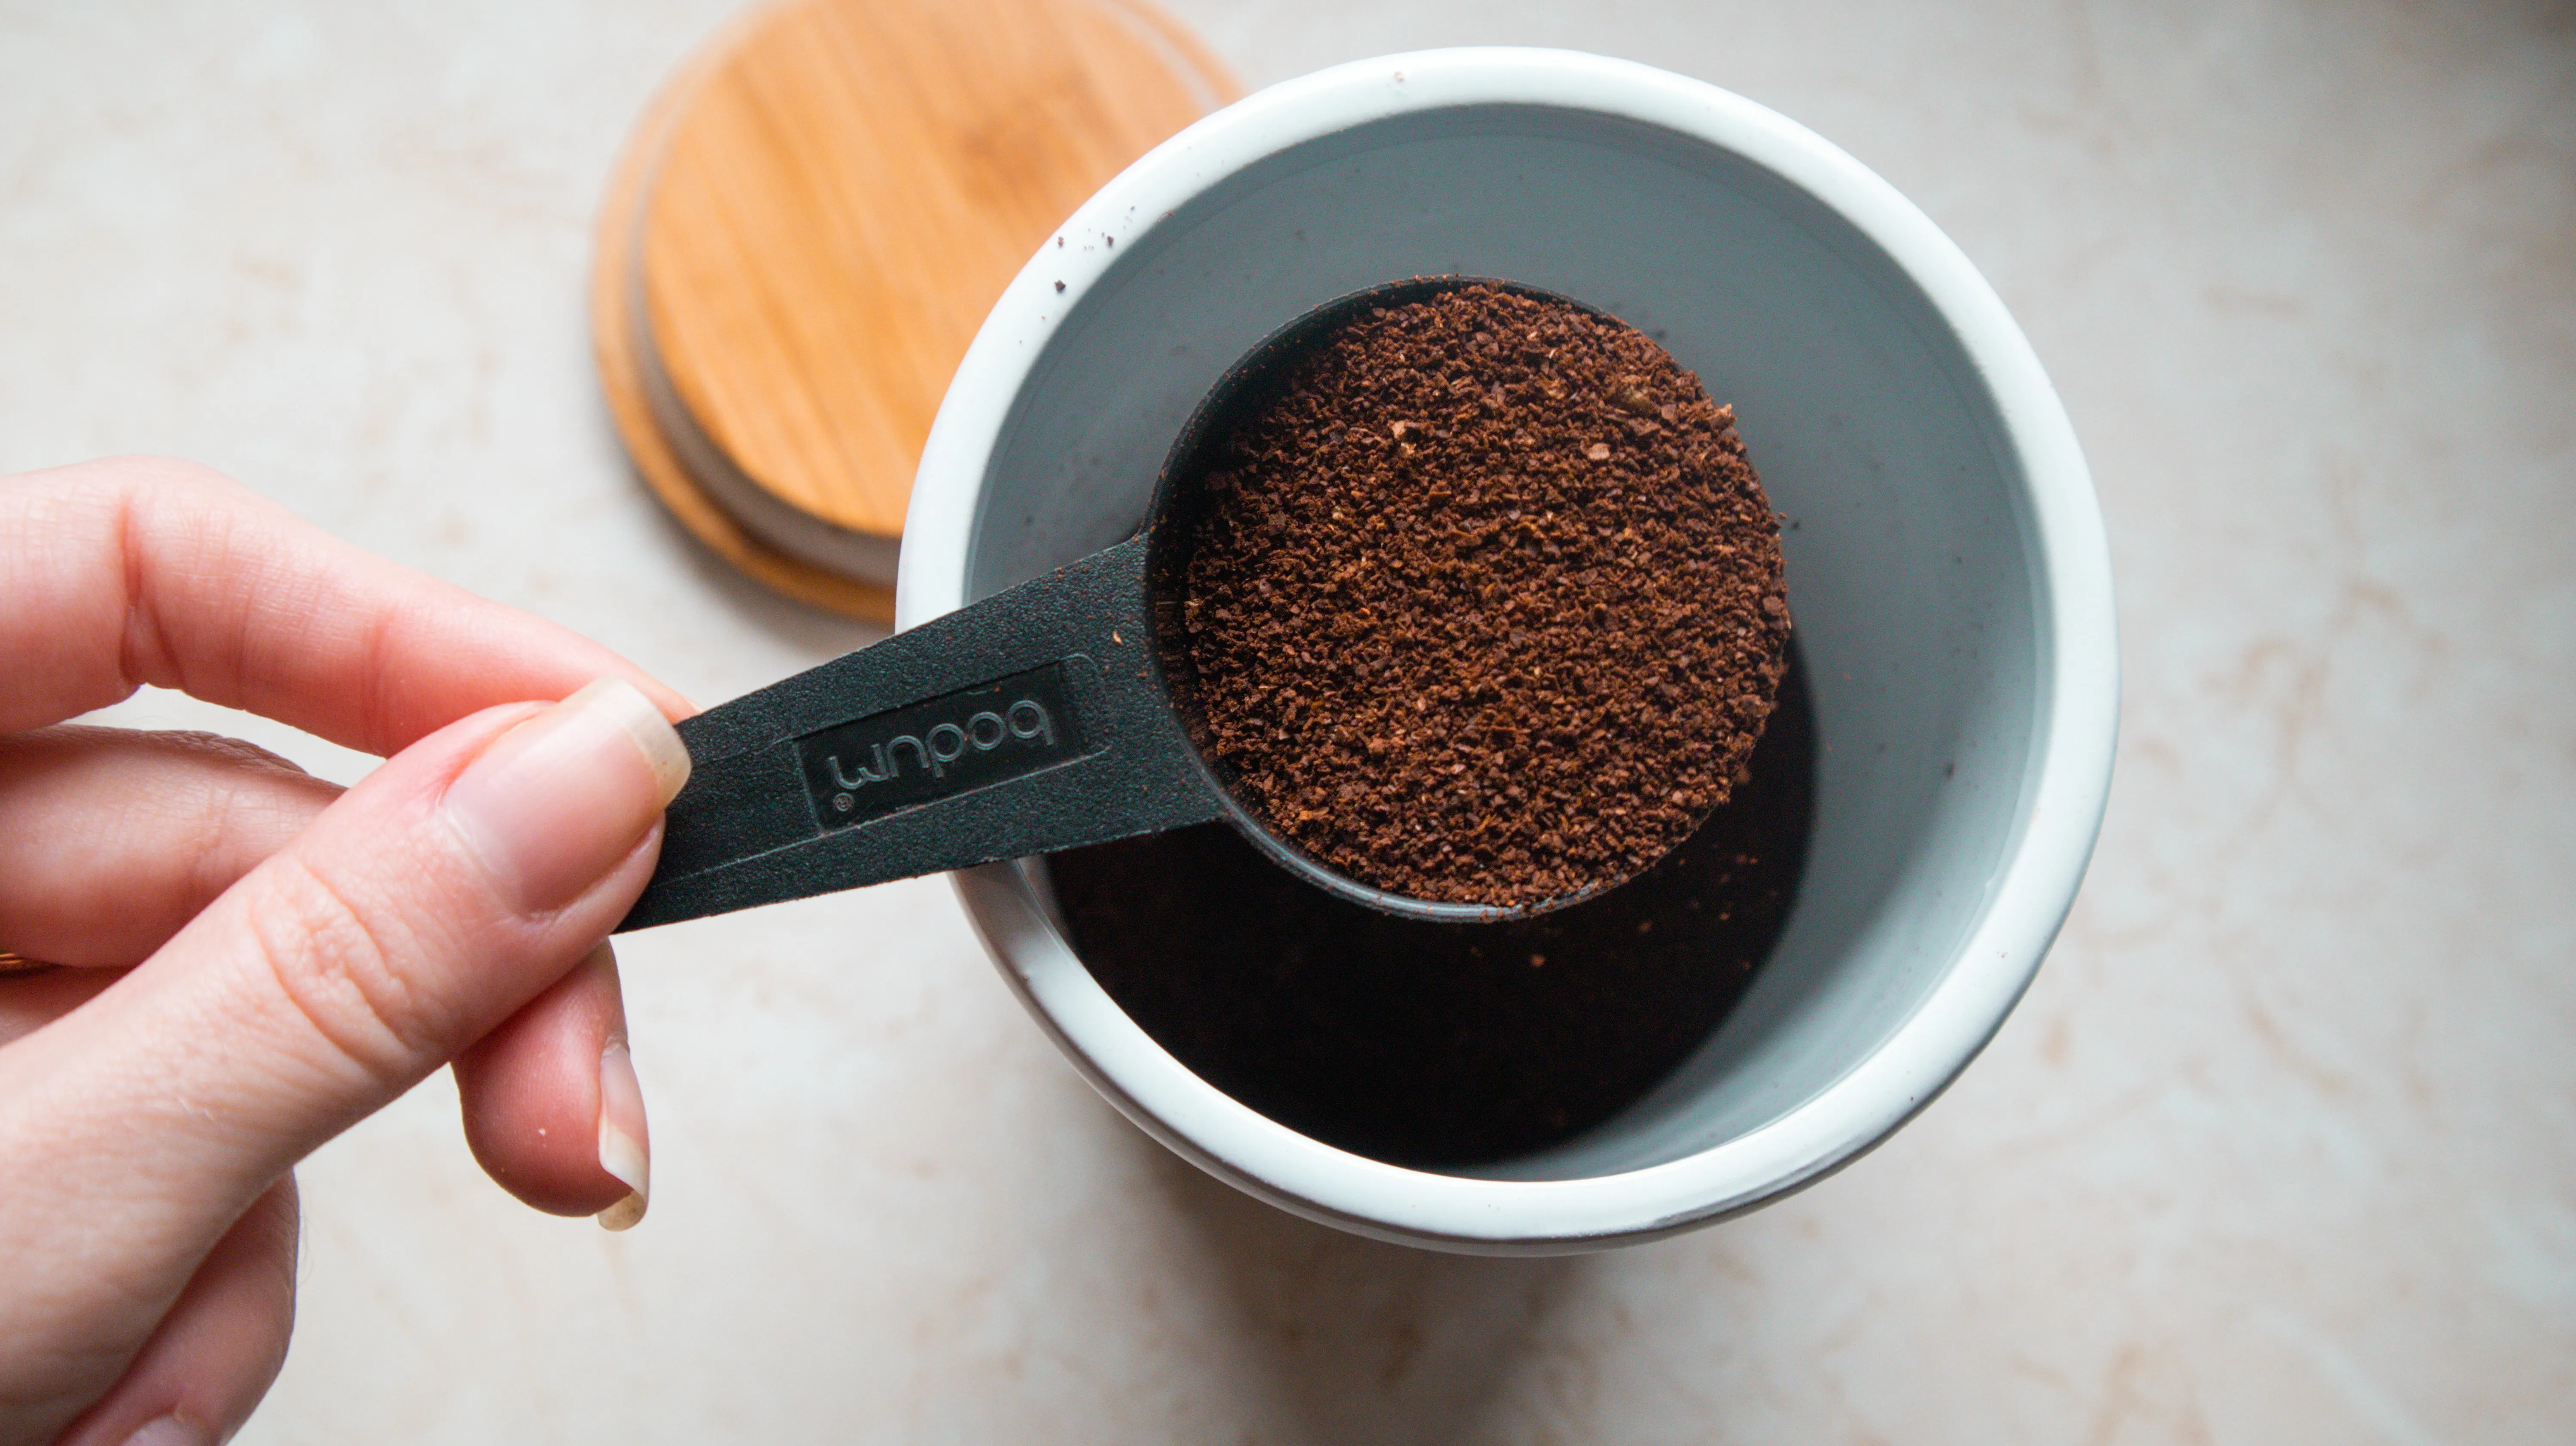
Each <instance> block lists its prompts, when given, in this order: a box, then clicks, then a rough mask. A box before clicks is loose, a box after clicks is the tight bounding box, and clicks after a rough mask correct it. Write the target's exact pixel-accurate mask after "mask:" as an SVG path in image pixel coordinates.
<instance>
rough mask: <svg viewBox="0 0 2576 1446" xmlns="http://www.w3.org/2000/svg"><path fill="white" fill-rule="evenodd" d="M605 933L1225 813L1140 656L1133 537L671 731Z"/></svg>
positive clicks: (1147, 647) (1140, 572) (1148, 648)
mask: <svg viewBox="0 0 2576 1446" xmlns="http://www.w3.org/2000/svg"><path fill="white" fill-rule="evenodd" d="M679 731H680V737H681V740H682V741H683V742H685V743H686V744H687V745H688V749H689V760H690V762H691V764H692V765H693V768H692V772H691V773H690V775H689V782H688V785H687V786H686V787H684V788H682V789H681V790H680V793H679V796H678V797H676V798H674V799H672V800H671V807H670V811H669V814H668V816H667V823H666V827H665V831H664V833H663V836H662V857H661V862H660V864H659V865H658V866H657V867H656V868H655V869H654V872H653V877H652V879H651V881H650V882H648V883H647V884H645V886H644V892H643V895H642V896H641V897H639V898H638V899H637V900H636V901H635V907H634V908H633V909H632V910H631V911H629V912H628V914H627V916H626V920H625V922H624V923H622V924H620V925H618V929H619V931H620V932H624V931H627V930H632V929H643V928H649V927H651V926H653V925H656V924H668V923H672V922H675V921H677V920H681V919H694V918H699V917H701V916H704V915H708V914H721V913H725V912H728V911H730V910H734V909H747V908H750V907H752V906H753V905H756V904H768V903H775V902H777V901H779V900H782V899H801V898H805V897H808V896H811V895H814V894H824V893H831V892H834V891H837V890H841V889H855V888H858V887H861V886H862V885H866V884H874V883H882V882H884V881H886V880H888V879H902V878H910V877H912V876H914V875H916V874H927V873H936V872H938V871H940V870H943V869H957V868H966V867H969V866H971V865H974V864H984V863H992V862H994V861H996V860H1000V859H1009V858H1018V857H1021V856H1022V855H1026V854H1034V853H1046V852H1050V851H1052V850H1056V849H1064V848H1073V847H1077V846H1080V845H1083V844H1091V843H1104V842H1107V841H1108V840H1110V839H1115V838H1125V837H1127V836H1129V835H1131V834H1140V833H1153V832H1159V831H1161V830H1164V829H1171V828H1178V827H1180V826H1182V825H1184V824H1191V823H1201V822H1205V821H1207V820H1209V819H1213V818H1217V817H1219V816H1221V815H1222V814H1223V813H1224V812H1225V804H1224V801H1223V798H1222V796H1221V795H1220V794H1219V793H1218V791H1217V787H1216V784H1215V783H1214V781H1213V780H1212V779H1210V778H1209V776H1208V774H1207V770H1206V769H1205V767H1204V766H1202V765H1201V764H1200V763H1199V761H1198V757H1197V754H1196V752H1195V751H1194V750H1193V749H1192V747H1191V745H1190V743H1189V741H1188V738H1187V736H1186V735H1185V734H1184V733H1183V732H1182V730H1181V727H1180V724H1179V723H1178V722H1177V721H1176V720H1175V719H1174V717H1173V715H1172V710H1171V705H1170V703H1169V701H1168V699H1167V695H1166V693H1165V691H1164V684H1163V678H1162V674H1161V670H1160V669H1159V667H1158V666H1157V665H1156V663H1155V661H1154V656H1153V648H1152V640H1151V630H1150V627H1149V625H1148V612H1147V602H1146V595H1145V539H1144V537H1142V536H1141V535H1140V536H1138V537H1135V538H1131V539H1129V540H1128V541H1126V542H1123V543H1120V544H1119V545H1117V546H1115V547H1112V548H1108V549H1106V550H1104V551H1101V552H1096V553H1093V554H1092V555H1091V556H1089V557H1086V558H1084V559H1082V560H1081V561H1079V562H1076V563H1073V564H1071V565H1069V566H1067V567H1064V568H1062V569H1059V570H1058V571H1056V572H1055V573H1053V574H1051V575H1049V576H1046V577H1041V578H1038V579H1036V580H1035V581H1032V582H1027V583H1023V584H1021V585H1020V586H1018V587H1015V588H1012V589H1011V590H1009V591H1008V592H1004V593H1001V594H998V595H996V596H994V597H991V598H988V599H986V600H985V601H983V602H979V603H976V604H974V605H973V606H971V607H967V608H963V609H961V610H959V611H957V612H953V613H950V614H948V615H947V616H945V617H941V618H936V619H933V620H932V621H930V622H927V623H924V624H922V625H921V626H919V627H917V628H912V629H910V630H908V631H905V632H901V633H897V634H895V635H894V636H893V637H890V638H887V639H886V640H885V641H883V642H881V643H877V644H875V645H873V646H871V647H866V648H861V649H859V650H858V651H857V652H854V653H848V654H845V655H843V656H841V657H839V658H836V659H834V660H833V661H831V662H828V663H825V664H823V665H822V666H821V667H819V668H814V669H811V670H809V671H806V672H803V673H799V674H797V675H796V676H795V677H792V678H789V679H787V680H785V681H784V682H780V683H775V684H772V685H770V686H769V687H766V688H763V689H761V690H760V691H758V692H756V693H751V694H748V695H746V696H744V697H741V698H737V699H735V700H733V701H732V702H730V703H726V704H724V705H722V706H721V707H717V708H713V709H710V710H708V711H707V712H705V713H701V714H699V715H698V716H697V717H695V718H691V719H689V720H687V721H686V722H683V723H681V724H680V725H679Z"/></svg>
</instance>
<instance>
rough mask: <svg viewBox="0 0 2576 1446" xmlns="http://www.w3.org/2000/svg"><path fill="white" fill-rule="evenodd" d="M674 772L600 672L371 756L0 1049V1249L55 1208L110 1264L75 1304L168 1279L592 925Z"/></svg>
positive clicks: (636, 872) (610, 915) (650, 838)
mask: <svg viewBox="0 0 2576 1446" xmlns="http://www.w3.org/2000/svg"><path fill="white" fill-rule="evenodd" d="M688 768H689V762H688V754H687V752H686V750H685V749H684V748H683V747H682V745H681V743H680V740H679V736H678V735H677V734H676V733H675V732H673V731H672V729H671V726H670V724H669V723H668V722H666V721H665V720H664V719H663V717H662V715H661V713H660V711H659V710H657V709H656V708H655V707H654V705H653V704H652V703H651V702H649V701H648V700H647V699H646V698H645V697H644V695H643V694H642V693H640V692H638V691H637V690H636V689H635V688H634V687H632V686H630V685H628V684H626V683H623V682H617V681H612V680H603V681H600V682H597V683H593V684H591V685H590V686H589V687H586V688H584V689H582V690H581V691H580V692H578V693H576V694H574V695H573V696H572V697H570V698H567V699H565V700H564V701H563V702H561V703H557V704H554V705H553V706H551V707H545V706H539V705H529V704H521V705H517V706H514V707H508V708H499V709H493V710H489V711H487V712H484V713H480V714H477V715H475V716H473V717H471V718H468V719H465V720H464V721H462V722H459V723H456V724H453V725H451V726H450V727H448V728H445V729H443V730H441V731H439V732H438V733H435V734H432V735H431V736H429V737H428V738H425V739H422V740H421V741H420V742H418V743H416V744H414V745H412V746H411V747H410V748H407V749H405V750H404V751H403V752H401V753H400V754H398V755H396V756H395V757H394V758H392V759H391V760H389V761H388V762H387V763H386V764H385V765H384V766H383V767H381V768H379V769H377V770H376V771H375V772H374V773H373V774H371V775H369V776H368V777H367V778H365V779H364V780H362V781H361V782H359V783H358V784H357V786H355V787H353V788H351V789H350V790H349V791H348V792H347V793H346V794H344V795H343V796H342V797H341V798H340V799H339V800H338V801H336V802H334V803H333V804H332V805H331V806H330V807H328V808H326V809H325V810H323V812H322V813H321V814H320V815H319V816H318V817H317V818H316V819H315V820H314V822H313V823H312V824H311V825H310V826H309V827H308V828H306V830H305V831H304V832H303V833H302V834H300V835H298V836H297V837H296V839H295V840H294V842H292V843H291V844H289V845H288V846H287V847H286V848H285V849H284V850H282V851H280V852H279V853H277V854H275V855H273V856H272V857H270V858H269V859H268V860H267V861H265V862H264V863H262V864H261V865H260V866H259V867H258V868H256V869H254V870H252V871H251V872H250V873H249V874H247V875H245V876H244V877H243V878H242V879H241V880H240V881H239V882H238V883H236V884H235V885H234V886H233V887H232V888H231V889H229V890H228V891H226V892H225V893H224V894H223V895H221V896H220V897H219V898H218V899H217V900H216V901H215V902H214V903H213V904H212V905H210V906H208V907H207V909H206V910H205V911H204V912H203V913H201V914H199V915H198V916H197V918H196V919H194V920H193V921H191V922H190V923H189V925H188V926H187V927H186V928H185V929H183V930H182V931H181V932H180V933H179V934H178V935H177V936H175V937H174V938H172V940H171V941H170V942H169V943H168V944H167V945H165V946H164V947H163V948H162V949H161V950H160V951H159V952H158V953H156V954H155V955H154V956H153V957H152V958H151V959H149V960H148V961H146V962H145V963H144V964H142V965H141V966H139V967H137V968H136V969H135V970H134V971H133V972H132V973H130V974H129V975H128V976H127V977H126V978H125V979H123V980H121V981H119V982H118V983H117V984H116V985H115V986H114V987H112V988H110V989H109V990H107V991H106V992H105V993H103V994H101V995H100V996H99V997H98V998H97V999H95V1000H93V1001H91V1003H90V1004H89V1005H88V1006H86V1007H84V1008H82V1009H79V1010H76V1011H74V1012H73V1013H72V1014H71V1015H69V1016H67V1017H65V1018H64V1019H62V1020H59V1021H57V1022H56V1023H55V1025H53V1026H52V1027H50V1028H47V1029H44V1030H40V1031H38V1032H37V1033H36V1034H34V1035H32V1036H30V1037H28V1038H27V1039H25V1040H22V1041H20V1042H19V1044H18V1045H17V1046H16V1047H13V1048H12V1049H10V1050H8V1051H6V1052H5V1053H0V1099H5V1100H9V1101H10V1108H9V1109H8V1110H7V1111H6V1113H5V1115H0V1176H5V1177H7V1178H10V1179H11V1180H12V1181H13V1183H12V1185H11V1188H10V1191H9V1194H10V1195H12V1196H14V1197H17V1198H15V1199H12V1200H10V1201H9V1202H8V1204H7V1206H6V1208H0V1244H5V1242H6V1239H7V1237H8V1236H9V1235H11V1234H15V1233H17V1232H16V1231H15V1230H13V1229H12V1228H11V1226H12V1225H13V1224H16V1225H19V1226H22V1227H23V1225H24V1224H25V1223H26V1221H27V1219H28V1218H29V1215H28V1214H26V1213H22V1212H30V1213H32V1214H33V1215H34V1217H35V1218H39V1219H41V1218H44V1217H45V1216H48V1215H50V1216H51V1217H52V1221H53V1226H54V1229H55V1230H56V1231H59V1230H60V1229H61V1223H62V1221H63V1220H64V1219H65V1218H76V1219H79V1220H81V1221H82V1222H83V1224H82V1227H81V1229H82V1233H85V1234H91V1235H92V1238H93V1239H95V1240H98V1241H100V1242H101V1244H100V1248H99V1249H98V1250H97V1251H96V1252H94V1253H92V1261H93V1264H95V1263H97V1262H99V1261H100V1260H105V1261H110V1262H121V1263H122V1265H123V1267H124V1268H125V1269H126V1270H129V1271H131V1272H133V1273H134V1278H131V1279H124V1280H117V1281H112V1282H102V1281H96V1280H93V1281H92V1282H90V1285H91V1286H92V1287H93V1288H95V1287H98V1286H100V1285H106V1286H108V1287H109V1288H108V1289H107V1290H104V1291H100V1292H98V1294H99V1295H100V1296H115V1297H118V1298H121V1299H122V1300H123V1301H124V1302H126V1303H128V1304H140V1303H143V1302H144V1301H148V1300H149V1299H151V1298H152V1297H154V1296H156V1295H158V1294H160V1293H161V1292H160V1291H159V1290H158V1289H157V1288H156V1287H157V1286H158V1285H159V1283H160V1282H162V1281H163V1280H164V1279H167V1281H168V1283H169V1287H170V1289H172V1290H175V1289H176V1286H177V1284H178V1283H179V1282H181V1281H184V1280H185V1278H186V1275H187V1269H186V1268H175V1272H174V1267H176V1266H179V1265H186V1266H188V1267H189V1268H193V1260H194V1258H195V1255H197V1254H202V1252H203V1251H204V1250H205V1249H206V1248H208V1247H210V1246H211V1245H212V1244H213V1242H214V1241H215V1239H216V1238H217V1237H218V1236H220V1235H221V1234H222V1232H223V1230H224V1228H225V1227H226V1226H227V1225H229V1224H230V1222H231V1220H232V1218H233V1217H234V1216H235V1215H237V1214H238V1213H239V1212H240V1210H241V1209H243V1208H245V1207H247V1206H248V1205H249V1204H250V1202H251V1201H252V1200H254V1199H256V1198H257V1197H258V1195H259V1194H260V1192H261V1191H262V1190H264V1189H266V1188H268V1185H269V1183H270V1182H271V1181H273V1180H275V1179H276V1178H277V1177H278V1176H279V1174H281V1173H282V1172H283V1171H284V1170H285V1169H286V1168H287V1167H288V1166H290V1165H291V1164H293V1163H294V1161H296V1160H297V1159H299V1158H301V1157H302V1156H303V1155H305V1154H306V1153H308V1152H309V1151H311V1150H312V1149H313V1148H314V1147H315V1146H316V1145H319V1144H320V1143H321V1142H322V1141H324V1140H326V1139H328V1138H330V1137H331V1136H332V1135H333V1134H335V1133H337V1132H339V1131H340V1130H342V1129H345V1128H346V1127H347V1126H348V1125H350V1124H351V1123H353V1122H355V1121H356V1120H358V1119H359V1118H361V1117H363V1116H365V1115H366V1114H368V1113H370V1112H371V1111H373V1110H375V1109H377V1108H379V1107H381V1106H382V1105H384V1104H386V1103H388V1102H389V1101H391V1100H392V1099H394V1098H395V1097H396V1096H398V1095H400V1094H401V1093H402V1092H403V1091H405V1090H407V1089H409V1088H410V1087H411V1086H412V1085H413V1084H415V1083H417V1082H418V1081H419V1080H420V1079H421V1078H422V1077H423V1076H425V1075H427V1074H428V1073H429V1072H430V1071H431V1070H434V1069H436V1068H438V1067H439V1066H440V1065H441V1064H443V1063H445V1062H446V1061H447V1060H448V1059H450V1058H452V1057H453V1056H454V1055H456V1054H457V1053H458V1052H459V1051H460V1050H462V1049H464V1048H465V1047H466V1046H468V1045H470V1044H472V1043H473V1042H474V1041H476V1040H477V1039H479V1038H481V1037H482V1036H483V1035H484V1034H485V1033H487V1032H488V1031H490V1030H491V1029H492V1028H494V1027H495V1026H496V1025H498V1024H500V1023H501V1022H502V1021H503V1020H505V1019H507V1018H509V1016H510V1015H511V1014H512V1013H513V1012H514V1011H516V1010H517V1009H518V1008H519V1007H520V1006H521V1005H523V1004H525V1003H526V1002H527V1001H528V1000H530V999H531V998H534V997H535V996H536V995H537V994H538V993H539V992H541V991H542V990H544V989H545V988H546V987H547V986H548V985H550V984H552V983H553V982H554V981H555V980H556V979H558V978H560V977H561V976H562V975H563V974H565V973H566V972H567V971H568V970H570V969H571V968H572V967H573V966H574V965H575V964H577V963H578V962H579V961H580V960H581V958H582V957H583V955H584V954H585V952H587V951H588V950H589V949H590V948H591V946H593V945H594V944H596V943H597V942H598V941H599V940H600V939H601V938H602V937H604V936H605V935H606V934H607V932H608V931H609V930H610V929H611V928H613V927H614V926H615V925H616V923H617V921H618V920H619V918H621V917H622V916H623V915H624V913H625V911H626V909H627V908H628V906H629V905H630V904H631V903H632V902H633V901H634V898H635V896H636V894H637V892H638V891H639V890H641V889H642V887H643V885H644V881H645V878H646V876H647V875H648V874H650V872H651V871H652V867H653V861H654V858H655V856H656V854H657V852H658V850H659V848H660V843H661V816H662V808H663V806H664V805H665V804H667V803H668V802H669V801H670V798H671V796H672V795H673V794H674V793H676V792H677V791H678V790H679V786H680V784H681V782H682V781H683V780H685V779H686V777H687V776H688ZM22 1166H26V1167H37V1166H41V1167H42V1168H41V1169H37V1168H20V1167H22ZM29 1187H33V1188H32V1192H31V1191H30V1188H29ZM31 1193H32V1194H33V1195H35V1196H41V1197H44V1198H43V1199H36V1198H30V1194H31ZM11 1216H16V1217H18V1219H17V1220H16V1221H15V1222H13V1221H11V1220H10V1219H9V1218H8V1217H11ZM109 1241H113V1242H115V1243H114V1244H113V1245H110V1244H107V1243H106V1242H109ZM0 1253H5V1250H0ZM174 1257H175V1258H174ZM164 1304H166V1302H164ZM102 1324H103V1323H102Z"/></svg>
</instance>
